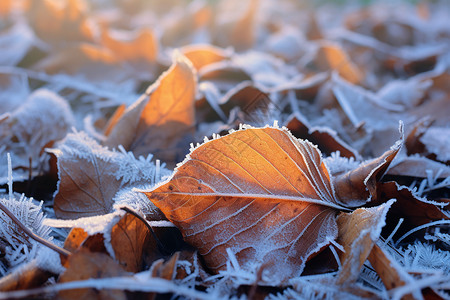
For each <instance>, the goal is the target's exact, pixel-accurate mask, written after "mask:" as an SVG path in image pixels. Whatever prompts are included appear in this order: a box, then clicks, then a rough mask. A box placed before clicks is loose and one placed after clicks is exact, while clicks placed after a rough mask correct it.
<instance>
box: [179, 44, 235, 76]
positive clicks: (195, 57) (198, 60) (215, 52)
mask: <svg viewBox="0 0 450 300" xmlns="http://www.w3.org/2000/svg"><path fill="white" fill-rule="evenodd" d="M180 51H181V53H183V55H184V56H186V57H187V58H188V59H189V60H190V61H191V62H192V65H193V66H194V68H195V69H197V70H200V69H201V68H203V67H204V66H207V65H209V64H212V63H217V62H221V61H224V60H226V59H227V58H228V57H229V56H230V55H231V53H230V51H227V50H226V49H222V48H219V47H215V46H212V45H189V46H185V47H183V48H182V49H180Z"/></svg>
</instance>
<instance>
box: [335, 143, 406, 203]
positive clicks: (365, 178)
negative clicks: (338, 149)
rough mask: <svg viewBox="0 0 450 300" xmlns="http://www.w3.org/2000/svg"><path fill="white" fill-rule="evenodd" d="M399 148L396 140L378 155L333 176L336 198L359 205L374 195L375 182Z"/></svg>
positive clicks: (384, 171) (381, 175)
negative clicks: (389, 147) (388, 148)
mask: <svg viewBox="0 0 450 300" xmlns="http://www.w3.org/2000/svg"><path fill="white" fill-rule="evenodd" d="M400 148H401V143H399V142H397V143H396V144H395V145H394V146H393V147H392V148H391V149H390V150H388V151H386V152H385V153H384V154H383V155H381V156H380V157H378V158H375V159H373V160H370V161H368V162H365V163H363V164H361V165H360V166H359V167H358V168H356V169H354V170H351V171H348V172H347V173H344V174H342V175H339V176H337V177H336V178H334V181H333V183H334V186H335V189H336V195H337V197H338V199H339V200H340V201H342V202H344V203H346V204H347V205H354V206H360V205H362V204H364V203H365V202H366V201H367V199H368V198H369V196H372V197H376V193H375V191H376V187H377V186H376V185H377V182H379V181H380V179H381V178H382V177H383V175H384V173H386V170H387V169H388V168H389V165H390V163H391V162H392V160H393V159H394V157H395V156H396V155H397V153H398V151H399V150H400Z"/></svg>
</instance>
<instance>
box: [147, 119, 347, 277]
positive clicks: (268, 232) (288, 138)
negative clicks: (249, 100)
mask: <svg viewBox="0 0 450 300" xmlns="http://www.w3.org/2000/svg"><path fill="white" fill-rule="evenodd" d="M145 193H146V195H147V196H148V197H149V199H150V200H151V201H152V202H153V203H154V204H155V205H156V206H157V207H158V208H159V209H161V211H162V212H163V213H164V214H165V215H166V217H167V218H168V219H169V220H170V221H171V222H173V223H174V224H175V225H176V226H178V227H179V228H180V229H181V231H182V233H183V236H184V238H185V240H186V241H187V242H188V243H191V244H192V245H194V246H195V247H196V248H198V249H199V253H200V255H202V256H203V258H204V259H205V262H206V264H207V266H208V268H209V269H211V270H212V271H213V272H218V271H220V270H223V269H224V268H225V266H226V264H227V257H228V251H231V253H233V255H235V256H236V258H237V263H238V264H239V265H240V266H241V267H242V268H243V269H245V270H255V268H257V266H258V265H262V264H265V274H266V276H267V277H268V278H271V280H277V281H279V280H285V279H287V278H288V277H289V276H295V275H299V274H301V272H302V270H303V267H304V264H305V262H306V261H307V260H308V259H309V258H310V256H311V255H313V254H314V253H316V252H318V251H320V250H321V249H323V248H324V247H325V246H327V245H328V244H329V243H330V240H333V239H334V238H335V237H336V235H337V227H336V221H335V215H336V213H337V210H336V209H339V208H341V206H340V204H339V202H338V200H337V199H336V197H335V195H334V190H333V185H332V183H331V180H330V175H329V174H328V171H327V169H326V167H325V165H324V163H323V162H322V159H321V154H320V152H319V151H318V150H317V148H316V147H314V146H313V145H312V144H311V143H309V142H307V141H302V140H297V139H295V138H294V137H293V136H292V135H291V134H290V133H289V132H288V131H286V130H285V129H278V128H270V127H267V128H262V129H252V128H249V129H245V130H240V131H237V132H233V133H231V134H229V135H227V136H224V137H222V138H217V139H214V140H212V141H209V142H206V143H205V144H203V145H202V146H199V147H198V148H196V149H195V150H193V151H192V152H191V153H190V154H189V156H188V157H187V159H186V160H185V161H184V162H183V163H182V164H181V165H180V166H179V167H178V168H177V169H176V171H175V173H174V175H173V176H172V177H171V178H170V180H168V181H167V182H166V183H164V184H163V185H161V186H159V187H158V188H156V189H154V190H151V191H148V192H145ZM227 249H228V250H227ZM266 272H267V273H266Z"/></svg>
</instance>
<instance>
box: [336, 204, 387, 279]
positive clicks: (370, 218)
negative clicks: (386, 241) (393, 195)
mask: <svg viewBox="0 0 450 300" xmlns="http://www.w3.org/2000/svg"><path fill="white" fill-rule="evenodd" d="M392 203H393V201H390V202H388V203H384V204H382V205H380V206H377V207H372V208H358V209H357V210H355V211H353V212H352V213H341V214H340V215H339V217H338V218H337V224H338V228H339V235H338V239H337V242H338V243H339V244H341V245H342V246H343V247H344V250H345V252H343V253H341V255H340V260H341V264H342V269H341V270H340V271H339V274H338V278H337V283H338V284H344V283H351V282H354V281H356V279H357V278H358V276H359V272H360V270H361V267H362V266H363V264H364V262H365V261H366V260H367V257H368V256H369V253H370V251H371V250H372V247H373V246H374V244H375V242H376V241H377V240H378V238H379V237H380V234H381V228H382V227H383V226H384V224H385V219H386V214H387V212H388V210H389V208H390V207H391V205H392Z"/></svg>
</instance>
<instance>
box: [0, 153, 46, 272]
mask: <svg viewBox="0 0 450 300" xmlns="http://www.w3.org/2000/svg"><path fill="white" fill-rule="evenodd" d="M8 169H9V172H8V173H9V176H8V177H9V182H8V188H9V194H8V197H6V195H3V197H2V195H0V202H1V203H2V204H3V205H4V206H6V208H8V209H9V210H10V211H11V213H13V214H14V215H15V216H16V217H17V219H19V221H20V222H22V224H24V225H25V226H26V227H27V228H29V229H30V230H31V231H33V232H34V233H35V234H37V235H38V236H40V237H42V238H44V239H47V240H51V239H52V237H51V236H50V233H51V228H50V227H48V226H46V225H44V224H43V221H44V219H45V217H44V214H43V212H42V202H40V203H39V204H35V203H34V200H33V199H32V198H27V197H25V196H24V195H21V196H20V197H19V198H18V199H17V195H16V194H14V193H13V192H12V174H11V159H10V156H9V155H8ZM0 233H1V236H0V253H1V255H2V256H4V259H2V261H0V273H1V274H2V275H3V274H5V273H6V272H7V271H8V270H9V269H10V268H14V267H17V266H19V265H21V264H22V263H24V262H29V261H30V260H32V259H33V258H35V257H36V255H37V253H38V250H40V248H41V247H44V246H42V245H41V244H39V243H37V242H36V241H34V240H32V239H31V238H30V237H29V236H28V235H27V234H26V233H25V232H23V230H22V229H21V228H20V227H19V226H18V225H17V224H16V223H15V222H13V220H11V218H10V217H9V216H8V215H6V213H5V212H3V211H0Z"/></svg>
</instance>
